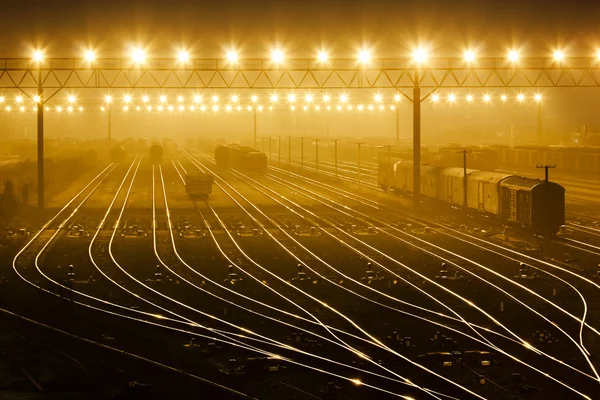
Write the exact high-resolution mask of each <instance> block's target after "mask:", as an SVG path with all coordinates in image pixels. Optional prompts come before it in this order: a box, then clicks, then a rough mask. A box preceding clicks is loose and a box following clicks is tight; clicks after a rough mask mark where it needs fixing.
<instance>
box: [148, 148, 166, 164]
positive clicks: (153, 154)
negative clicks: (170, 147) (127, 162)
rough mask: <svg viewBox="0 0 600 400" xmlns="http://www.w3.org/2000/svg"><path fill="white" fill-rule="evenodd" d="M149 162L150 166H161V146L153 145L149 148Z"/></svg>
mask: <svg viewBox="0 0 600 400" xmlns="http://www.w3.org/2000/svg"><path fill="white" fill-rule="evenodd" d="M150 162H152V164H162V162H163V148H162V146H161V145H159V144H153V145H152V146H150Z"/></svg>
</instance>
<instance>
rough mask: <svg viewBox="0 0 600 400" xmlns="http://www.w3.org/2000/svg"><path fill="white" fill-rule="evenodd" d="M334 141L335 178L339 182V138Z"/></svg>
mask: <svg viewBox="0 0 600 400" xmlns="http://www.w3.org/2000/svg"><path fill="white" fill-rule="evenodd" d="M333 142H334V157H333V160H334V165H335V180H336V182H337V180H338V168H337V156H338V153H337V142H338V140H337V139H335V140H334V141H333Z"/></svg>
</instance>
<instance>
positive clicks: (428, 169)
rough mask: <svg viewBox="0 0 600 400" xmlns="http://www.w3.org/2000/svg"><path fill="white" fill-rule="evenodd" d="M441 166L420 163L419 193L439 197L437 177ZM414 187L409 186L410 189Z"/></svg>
mask: <svg viewBox="0 0 600 400" xmlns="http://www.w3.org/2000/svg"><path fill="white" fill-rule="evenodd" d="M442 170H443V168H441V167H436V166H433V165H421V194H422V195H423V196H427V197H430V198H432V199H437V198H439V179H440V173H441V172H442ZM413 189H414V188H411V191H412V190H413Z"/></svg>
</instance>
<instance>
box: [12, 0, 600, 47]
mask: <svg viewBox="0 0 600 400" xmlns="http://www.w3.org/2000/svg"><path fill="white" fill-rule="evenodd" d="M2 3H3V4H2V7H0V13H1V14H0V21H2V23H1V24H0V34H1V36H2V41H1V42H0V46H1V50H2V51H1V54H3V56H24V55H27V54H28V52H29V49H30V48H31V46H32V45H33V44H39V45H41V46H44V47H45V48H46V49H47V52H48V54H49V55H52V56H65V57H66V56H71V55H74V54H78V53H80V52H81V49H82V48H83V47H87V46H88V45H92V46H93V47H96V48H97V49H98V52H99V54H101V55H104V56H109V55H111V56H119V55H123V54H124V53H125V52H126V49H127V47H128V45H129V44H133V43H141V44H144V45H148V46H150V48H149V50H151V51H153V52H154V54H155V55H171V52H172V49H173V48H174V47H176V46H180V45H182V44H185V45H186V46H189V47H190V48H191V49H192V50H193V54H194V55H196V56H204V57H210V56H219V55H221V54H222V48H223V47H224V46H228V45H230V44H235V45H236V46H239V47H240V48H241V49H242V50H243V52H244V54H245V55H250V54H252V55H258V56H260V55H261V54H263V55H264V54H265V53H266V52H267V51H268V49H269V48H270V47H271V46H273V45H274V44H276V43H280V44H283V45H285V47H286V49H287V50H288V52H290V54H294V55H298V56H302V55H303V52H305V53H306V55H311V54H314V49H315V48H318V47H321V46H322V45H325V46H326V47H328V48H330V49H331V52H332V55H334V54H335V55H339V56H347V55H353V54H354V52H355V50H356V48H357V47H360V46H361V45H363V44H368V45H371V46H373V49H374V50H375V51H376V53H377V54H378V55H382V56H384V55H385V56H394V55H397V54H399V53H400V54H402V53H406V52H407V51H408V50H407V49H408V48H409V47H410V46H411V44H412V43H415V42H417V41H427V42H428V43H431V44H432V46H433V48H434V49H435V51H436V54H445V53H447V54H461V53H462V49H463V48H464V47H465V46H468V45H470V44H471V43H472V44H474V45H476V46H477V47H478V48H479V49H480V51H481V52H482V53H488V54H489V55H495V54H497V52H498V51H500V52H501V53H502V54H504V49H506V47H509V46H512V45H513V44H518V45H519V46H523V48H524V49H525V50H527V51H528V54H531V55H533V54H535V55H546V54H549V52H551V49H552V48H554V47H556V46H557V45H560V46H565V47H566V48H567V49H569V50H570V51H572V52H578V53H587V54H589V53H590V52H593V51H594V49H595V47H596V45H597V44H599V43H600V42H598V40H597V38H599V37H600V36H599V35H598V33H599V32H600V28H599V25H598V15H600V2H598V1H587V2H586V1H581V0H574V1H558V0H547V1H541V0H534V1H524V0H521V1H518V0H503V1H490V0H479V1H475V0H471V1H466V0H463V1H448V0H446V1H444V0H422V1H404V0H388V1H384V0H370V1H369V0H346V1H342V0H321V1H307V0H304V1H299V0H287V1H274V0H235V1H226V0H220V1H212V0H211V1H206V0H204V1H202V0H196V1H189V0H188V1H184V0H170V1H154V0H146V1H141V0H136V1H115V0H104V1H91V0H88V1H81V0H80V1H65V0H53V1H47V0H46V1H38V0H33V1H28V2H20V1H3V2H2Z"/></svg>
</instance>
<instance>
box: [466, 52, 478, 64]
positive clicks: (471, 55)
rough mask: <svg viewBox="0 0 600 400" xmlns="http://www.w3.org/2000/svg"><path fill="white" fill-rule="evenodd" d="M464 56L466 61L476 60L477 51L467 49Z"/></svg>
mask: <svg viewBox="0 0 600 400" xmlns="http://www.w3.org/2000/svg"><path fill="white" fill-rule="evenodd" d="M464 58H465V61H466V62H473V61H475V58H476V55H475V52H474V51H473V50H467V51H465V54H464Z"/></svg>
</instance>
